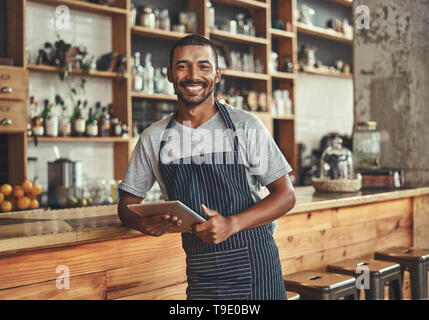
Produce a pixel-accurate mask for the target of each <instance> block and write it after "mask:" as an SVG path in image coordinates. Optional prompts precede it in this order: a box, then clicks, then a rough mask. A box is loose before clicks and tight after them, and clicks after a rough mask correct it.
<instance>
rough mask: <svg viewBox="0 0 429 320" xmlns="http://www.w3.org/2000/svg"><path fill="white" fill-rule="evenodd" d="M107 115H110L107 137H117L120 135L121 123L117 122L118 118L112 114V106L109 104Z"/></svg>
mask: <svg viewBox="0 0 429 320" xmlns="http://www.w3.org/2000/svg"><path fill="white" fill-rule="evenodd" d="M108 113H109V115H110V132H109V135H110V136H111V137H119V136H120V135H121V134H122V127H121V123H120V122H119V118H118V117H117V116H116V115H115V113H114V112H113V105H112V104H111V103H110V104H109V105H108Z"/></svg>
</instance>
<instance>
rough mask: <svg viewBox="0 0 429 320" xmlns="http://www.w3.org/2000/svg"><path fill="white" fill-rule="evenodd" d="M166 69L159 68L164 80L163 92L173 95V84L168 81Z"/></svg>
mask: <svg viewBox="0 0 429 320" xmlns="http://www.w3.org/2000/svg"><path fill="white" fill-rule="evenodd" d="M167 70H168V69H167V68H166V67H164V68H162V69H161V74H162V78H163V80H164V93H165V94H170V95H174V94H175V93H176V92H175V90H174V85H173V84H172V83H171V82H170V81H168V77H167Z"/></svg>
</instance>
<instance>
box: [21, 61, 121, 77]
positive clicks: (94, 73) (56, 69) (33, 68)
mask: <svg viewBox="0 0 429 320" xmlns="http://www.w3.org/2000/svg"><path fill="white" fill-rule="evenodd" d="M27 70H30V71H37V72H52V73H59V72H61V71H63V69H62V68H59V67H54V66H47V65H37V64H27ZM70 73H71V74H73V75H77V76H86V77H100V78H122V77H127V76H128V75H124V76H122V75H121V74H120V73H117V72H111V71H99V70H90V71H88V72H86V71H84V70H76V69H75V70H71V71H70Z"/></svg>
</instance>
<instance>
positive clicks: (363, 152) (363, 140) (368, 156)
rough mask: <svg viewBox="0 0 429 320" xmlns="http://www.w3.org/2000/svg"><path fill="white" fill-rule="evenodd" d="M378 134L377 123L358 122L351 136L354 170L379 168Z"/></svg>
mask: <svg viewBox="0 0 429 320" xmlns="http://www.w3.org/2000/svg"><path fill="white" fill-rule="evenodd" d="M380 140H381V139H380V132H378V131H377V122H375V121H367V122H359V123H358V124H357V129H356V131H355V133H354V135H353V154H354V157H355V166H356V168H362V169H377V168H380Z"/></svg>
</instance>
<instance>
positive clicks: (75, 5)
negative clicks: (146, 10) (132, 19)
mask: <svg viewBox="0 0 429 320" xmlns="http://www.w3.org/2000/svg"><path fill="white" fill-rule="evenodd" d="M27 1H31V2H38V3H41V4H48V5H53V6H59V5H66V6H67V7H69V8H71V9H76V10H81V11H86V12H93V13H98V14H105V15H106V14H107V15H127V13H128V11H127V8H126V7H125V6H124V4H125V2H123V1H120V4H122V7H111V6H105V5H99V4H95V3H90V2H85V1H79V0H27Z"/></svg>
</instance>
